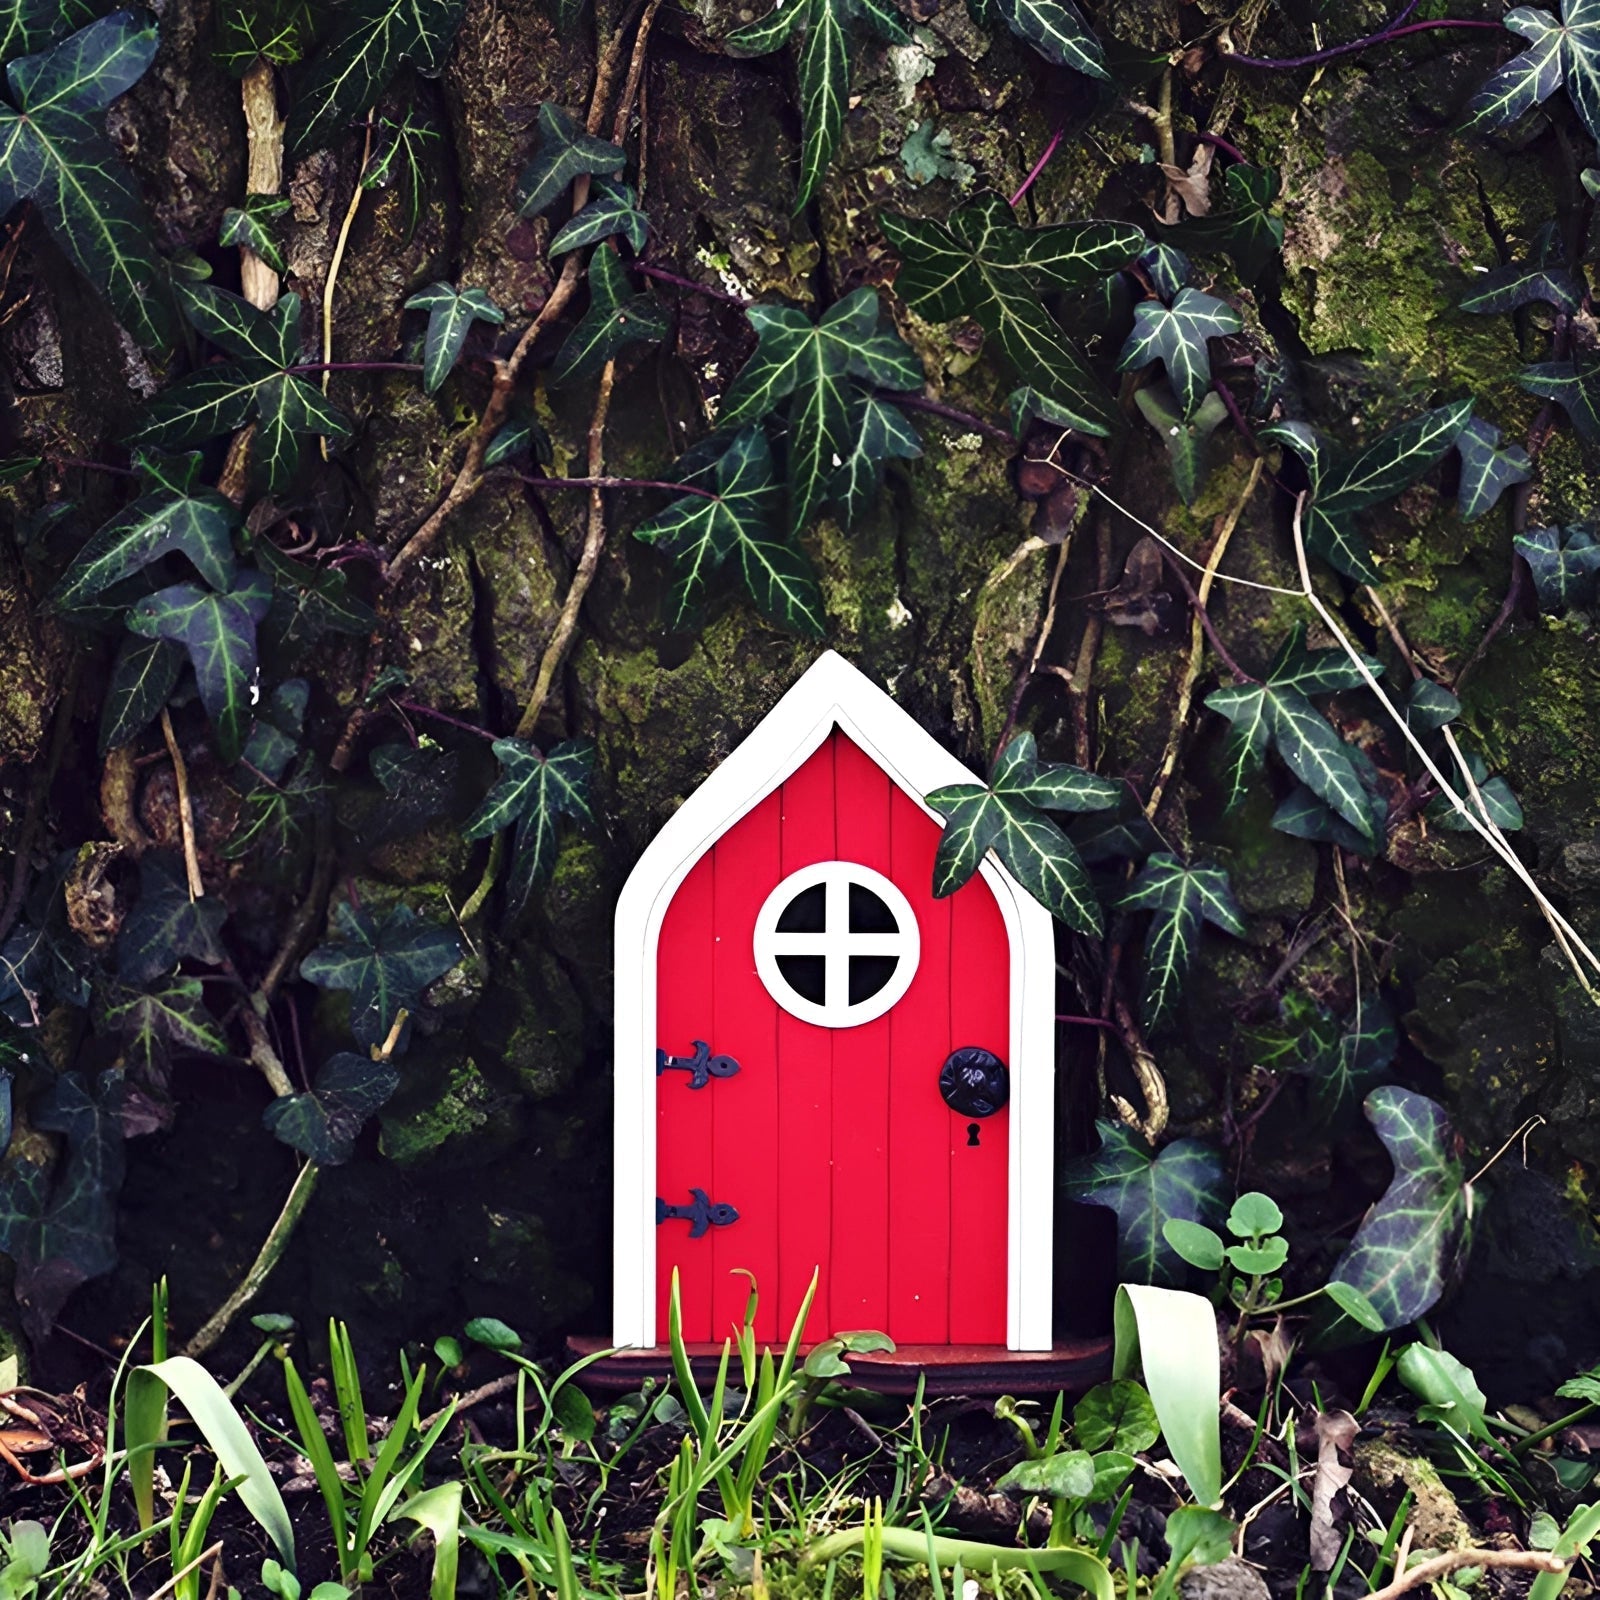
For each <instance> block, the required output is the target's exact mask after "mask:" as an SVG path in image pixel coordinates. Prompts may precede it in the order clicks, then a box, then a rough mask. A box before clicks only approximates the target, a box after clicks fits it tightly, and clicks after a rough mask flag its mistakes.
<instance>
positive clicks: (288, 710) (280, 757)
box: [244, 678, 311, 783]
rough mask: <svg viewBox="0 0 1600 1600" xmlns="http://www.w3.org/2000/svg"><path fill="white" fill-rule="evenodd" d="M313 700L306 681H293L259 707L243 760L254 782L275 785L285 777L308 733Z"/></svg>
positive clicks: (273, 693) (293, 679) (281, 684)
mask: <svg viewBox="0 0 1600 1600" xmlns="http://www.w3.org/2000/svg"><path fill="white" fill-rule="evenodd" d="M310 699H311V685H310V684H309V683H307V682H306V680H305V679H304V678H290V679H289V680H288V681H287V682H284V683H280V684H279V685H278V687H277V688H276V689H274V690H273V691H272V694H271V697H270V698H269V699H268V700H267V703H266V704H265V705H264V706H262V707H261V708H260V710H259V712H258V713H257V716H256V725H255V727H254V728H252V729H251V730H250V738H249V740H248V741H247V742H246V744H245V747H244V759H245V760H246V761H247V762H249V764H250V766H251V767H252V768H253V769H254V770H253V772H252V773H251V777H250V781H251V782H252V783H258V782H259V781H260V779H261V778H265V779H266V780H267V782H268V783H276V782H277V781H278V780H279V779H280V778H281V777H282V776H283V774H284V770H285V768H287V767H288V765H289V763H290V762H291V761H292V760H293V759H294V757H295V753H296V751H297V750H298V748H299V742H300V739H301V736H302V735H303V734H304V733H305V725H306V706H307V705H308V704H309V702H310ZM257 774H259V777H258V776H257Z"/></svg>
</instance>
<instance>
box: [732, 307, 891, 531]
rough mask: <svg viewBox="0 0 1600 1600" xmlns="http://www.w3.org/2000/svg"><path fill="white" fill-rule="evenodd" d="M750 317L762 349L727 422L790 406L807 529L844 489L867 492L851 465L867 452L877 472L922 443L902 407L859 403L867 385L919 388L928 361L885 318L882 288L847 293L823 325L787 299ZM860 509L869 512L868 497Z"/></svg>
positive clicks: (794, 525) (794, 524) (796, 478)
mask: <svg viewBox="0 0 1600 1600" xmlns="http://www.w3.org/2000/svg"><path fill="white" fill-rule="evenodd" d="M746 315H747V316H748V318H749V320H750V325H751V327H752V328H754V329H755V331H756V336H757V344H756V348H755V351H754V352H753V353H752V355H751V357H750V359H749V360H748V361H747V362H745V364H744V366H743V367H741V368H740V370H739V373H738V376H737V377H735V379H734V380H733V382H732V383H731V384H729V386H728V389H727V392H726V393H725V394H724V395H723V397H722V405H721V408H720V410H719V413H718V420H719V421H720V422H722V423H723V424H725V425H727V426H730V427H734V426H738V425H740V424H743V423H748V422H754V421H756V420H757V419H758V418H760V417H763V416H766V415H768V414H769V413H771V412H772V411H774V410H776V409H777V408H779V407H780V406H781V407H782V408H783V415H784V417H785V419H786V420H787V422H788V428H789V444H788V455H789V463H788V465H789V528H790V531H791V533H795V534H798V533H800V532H801V531H802V530H803V529H804V528H805V527H806V526H807V525H808V524H809V522H810V521H811V519H812V517H813V516H814V515H815V514H816V513H817V512H818V511H819V510H820V509H821V508H822V506H823V505H824V504H825V503H826V502H827V501H828V499H829V498H830V497H832V496H834V495H835V493H836V492H842V493H844V494H847V495H848V494H850V493H851V492H852V491H859V490H860V488H861V485H860V484H859V483H858V482H857V481H855V480H856V478H857V477H858V476H859V473H858V469H856V468H854V467H853V466H852V463H854V462H856V460H857V458H858V457H860V456H862V455H865V456H866V458H867V464H868V466H869V468H870V469H872V470H875V469H876V467H877V465H878V464H879V463H880V462H881V461H882V460H883V458H884V456H885V455H887V454H903V453H904V450H905V448H906V447H907V446H908V445H909V444H910V443H911V442H913V441H915V438H916V436H915V434H914V433H911V431H910V428H909V425H908V424H907V423H906V422H905V419H904V417H903V416H901V414H900V413H899V412H898V411H894V412H893V414H892V415H889V414H888V411H887V410H884V409H875V408H867V407H864V406H862V405H860V404H858V402H859V401H860V400H862V399H864V398H866V397H867V396H868V395H870V388H868V387H867V386H871V388H876V389H890V390H907V389H918V390H920V389H921V387H922V383H923V371H922V363H921V361H920V360H919V359H918V357H917V356H916V354H915V352H913V350H912V349H911V347H910V346H909V345H908V344H906V343H905V342H904V341H903V340H902V339H901V338H900V336H899V334H897V333H896V332H895V331H894V329H893V325H892V324H889V323H887V322H886V319H885V318H884V316H883V311H882V306H881V303H880V301H879V298H878V292H877V290H876V289H870V288H862V289H857V290H856V291H855V292H854V293H852V294H849V295H846V296H845V298H844V299H843V300H840V301H838V302H836V303H835V304H834V305H832V306H830V307H829V308H828V309H827V310H826V311H825V312H823V314H822V316H821V317H820V318H818V320H817V322H816V323H815V324H813V323H811V322H810V321H809V320H808V319H807V318H806V317H805V316H804V315H802V314H801V313H800V312H798V311H795V310H792V309H790V308H789V307H786V306H751V307H750V309H749V311H748V312H747V313H746ZM852 425H854V427H855V428H856V429H859V430H860V431H856V432H853V431H852ZM880 425H881V426H880ZM869 427H877V428H878V436H877V437H875V438H869V437H868V436H867V432H866V430H867V429H868V428H869ZM879 446H881V450H882V453H880V454H877V455H874V454H873V452H874V450H875V449H876V448H878V447H879ZM852 509H853V510H854V511H859V510H860V504H859V499H858V500H857V501H856V502H855V503H854V504H853V506H852Z"/></svg>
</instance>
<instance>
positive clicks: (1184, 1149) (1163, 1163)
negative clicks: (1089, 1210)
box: [1062, 1121, 1223, 1284]
mask: <svg viewBox="0 0 1600 1600" xmlns="http://www.w3.org/2000/svg"><path fill="white" fill-rule="evenodd" d="M1095 1127H1096V1129H1097V1130H1098V1131H1099V1134H1100V1148H1099V1150H1098V1151H1097V1152H1096V1153H1095V1154H1094V1155H1092V1156H1080V1157H1079V1158H1078V1159H1077V1160H1075V1161H1069V1162H1067V1163H1066V1164H1065V1166H1064V1168H1063V1170H1062V1189H1063V1192H1064V1193H1066V1194H1067V1195H1069V1196H1070V1197H1071V1198H1072V1199H1074V1200H1081V1201H1083V1202H1084V1203H1085V1204H1087V1205H1094V1206H1106V1207H1109V1208H1110V1209H1111V1210H1112V1211H1114V1212H1116V1214H1117V1268H1118V1275H1119V1276H1120V1277H1121V1278H1122V1279H1123V1281H1125V1282H1128V1283H1136V1284H1138V1283H1156V1284H1172V1283H1176V1282H1179V1281H1180V1280H1181V1279H1182V1276H1183V1262H1182V1260H1181V1258H1180V1257H1179V1255H1178V1252H1177V1251H1176V1250H1174V1249H1173V1248H1172V1246H1171V1245H1170V1244H1168V1243H1167V1241H1166V1240H1165V1239H1164V1238H1163V1237H1162V1233H1161V1228H1162V1224H1163V1223H1165V1222H1166V1221H1167V1220H1168V1219H1169V1218H1171V1217H1181V1218H1182V1219H1183V1220H1185V1221H1187V1222H1199V1223H1203V1224H1205V1225H1206V1226H1207V1227H1215V1226H1217V1225H1219V1224H1220V1223H1221V1221H1222V1212H1223V1203H1222V1190H1223V1175H1222V1157H1221V1155H1220V1154H1219V1153H1218V1152H1217V1151H1216V1150H1215V1149H1214V1148H1213V1147H1212V1146H1211V1145H1208V1144H1203V1143H1201V1141H1200V1140H1198V1139H1175V1140H1174V1141H1173V1142H1172V1143H1171V1144H1169V1145H1167V1146H1166V1147H1165V1148H1164V1149H1163V1150H1162V1151H1161V1152H1160V1153H1159V1154H1158V1155H1156V1156H1154V1157H1152V1156H1151V1154H1150V1152H1149V1150H1148V1149H1147V1148H1146V1146H1145V1145H1144V1143H1143V1142H1142V1141H1141V1140H1139V1139H1138V1138H1137V1137H1136V1136H1135V1135H1134V1134H1133V1133H1131V1132H1130V1131H1129V1130H1128V1129H1127V1128H1125V1127H1123V1125H1122V1124H1121V1123H1120V1122H1103V1121H1102V1122H1097V1123H1096V1124H1095Z"/></svg>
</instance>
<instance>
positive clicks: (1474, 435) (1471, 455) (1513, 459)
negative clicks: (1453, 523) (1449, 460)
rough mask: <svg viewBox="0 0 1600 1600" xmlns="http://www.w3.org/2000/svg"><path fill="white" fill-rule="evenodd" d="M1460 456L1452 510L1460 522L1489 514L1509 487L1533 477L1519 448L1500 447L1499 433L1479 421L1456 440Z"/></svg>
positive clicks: (1526, 456)
mask: <svg viewBox="0 0 1600 1600" xmlns="http://www.w3.org/2000/svg"><path fill="white" fill-rule="evenodd" d="M1456 449H1457V450H1459V451H1460V452H1461V487H1460V488H1459V489H1458V490H1457V491H1456V508H1457V510H1459V511H1460V513H1461V520H1462V521H1463V522H1472V521H1475V520H1476V519H1477V518H1478V517H1481V516H1483V515H1484V513H1485V512H1487V511H1489V510H1491V509H1492V508H1493V506H1494V504H1495V502H1496V501H1497V500H1499V498H1500V496H1501V495H1502V494H1504V493H1505V492H1506V490H1507V489H1509V488H1511V487H1512V485H1513V484H1518V483H1526V482H1527V481H1528V479H1529V478H1531V477H1532V476H1533V463H1532V462H1531V461H1530V460H1529V459H1528V452H1527V451H1526V450H1524V449H1523V448H1522V446H1521V445H1519V444H1502V443H1501V442H1500V430H1499V429H1498V428H1497V427H1495V425H1494V424H1493V423H1492V422H1485V421H1484V420H1483V418H1482V417H1473V418H1472V419H1471V420H1470V421H1469V422H1468V423H1467V425H1466V427H1464V428H1463V429H1462V430H1461V432H1460V433H1459V434H1458V435H1457V437H1456Z"/></svg>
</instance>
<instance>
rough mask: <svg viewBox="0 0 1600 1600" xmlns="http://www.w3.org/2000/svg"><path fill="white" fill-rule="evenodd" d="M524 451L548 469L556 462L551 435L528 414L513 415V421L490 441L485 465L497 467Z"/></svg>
mask: <svg viewBox="0 0 1600 1600" xmlns="http://www.w3.org/2000/svg"><path fill="white" fill-rule="evenodd" d="M523 450H526V451H527V452H528V453H529V454H530V455H531V456H532V457H533V459H534V460H535V461H537V462H539V463H541V464H542V465H543V466H547V467H548V466H549V465H550V464H551V463H552V462H553V461H554V460H555V452H554V450H553V449H552V448H551V445H550V435H549V434H548V433H546V432H545V431H544V429H543V428H542V427H541V426H540V425H539V423H538V422H537V421H535V420H534V418H533V417H531V416H528V415H527V414H526V413H524V414H522V415H520V416H518V415H516V414H513V416H512V418H511V420H510V421H509V422H508V423H507V424H506V425H505V426H504V427H503V428H502V429H501V430H500V431H499V432H498V433H497V434H495V436H494V438H492V439H491V440H490V441H489V448H488V449H487V450H485V451H484V452H483V464H484V466H486V467H497V466H499V465H500V463H501V462H502V461H509V460H510V459H511V458H512V456H514V455H517V454H519V453H520V452H521V451H523Z"/></svg>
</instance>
